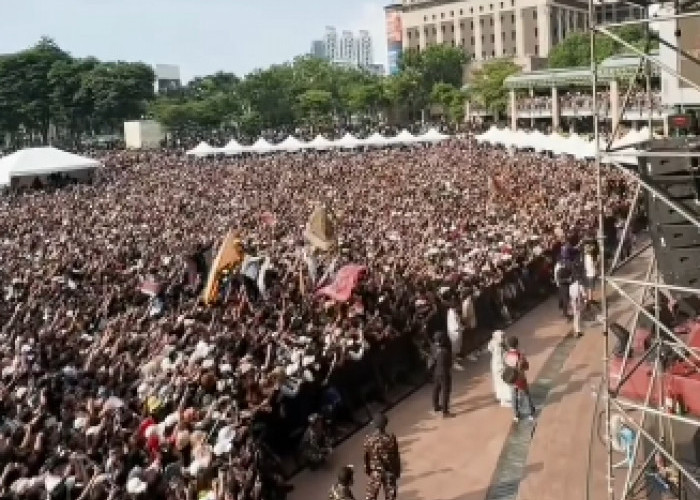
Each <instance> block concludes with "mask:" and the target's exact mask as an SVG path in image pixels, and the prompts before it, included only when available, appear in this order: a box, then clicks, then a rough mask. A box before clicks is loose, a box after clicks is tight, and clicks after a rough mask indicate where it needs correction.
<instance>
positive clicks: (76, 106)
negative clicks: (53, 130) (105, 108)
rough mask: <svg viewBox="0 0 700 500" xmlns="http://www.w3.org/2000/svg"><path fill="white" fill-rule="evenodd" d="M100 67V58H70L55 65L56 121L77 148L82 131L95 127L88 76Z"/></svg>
mask: <svg viewBox="0 0 700 500" xmlns="http://www.w3.org/2000/svg"><path fill="white" fill-rule="evenodd" d="M98 64H99V62H98V61H97V59H94V58H88V59H66V60H60V61H57V62H56V63H54V64H53V66H51V70H50V71H49V75H48V77H49V84H50V86H51V114H52V121H53V123H54V124H55V125H57V126H58V127H62V128H63V129H65V131H66V132H67V133H68V135H69V137H70V142H71V143H72V144H73V145H74V146H77V145H79V143H80V135H81V133H82V132H85V131H87V130H90V129H91V128H92V114H93V111H94V107H95V105H94V101H93V98H92V95H91V93H90V92H89V91H88V90H87V88H86V87H85V84H84V83H85V78H86V76H87V75H88V74H89V73H90V72H91V71H92V70H93V69H94V68H95V67H96V66H97V65H98Z"/></svg>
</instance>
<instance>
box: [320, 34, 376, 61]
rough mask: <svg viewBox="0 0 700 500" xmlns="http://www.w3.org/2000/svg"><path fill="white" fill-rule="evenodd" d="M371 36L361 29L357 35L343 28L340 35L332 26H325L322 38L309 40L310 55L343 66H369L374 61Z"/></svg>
mask: <svg viewBox="0 0 700 500" xmlns="http://www.w3.org/2000/svg"><path fill="white" fill-rule="evenodd" d="M372 50H373V46H372V36H371V35H370V34H369V31H367V30H361V31H360V32H359V33H358V34H357V36H355V34H354V33H353V32H352V31H348V30H344V31H343V32H342V33H341V34H340V37H339V36H338V32H337V31H336V29H335V28H334V27H333V26H326V33H325V35H324V37H323V39H322V40H314V41H312V42H311V52H310V55H312V56H314V57H319V58H323V59H327V60H328V61H331V62H334V63H338V64H342V65H344V66H351V67H359V68H369V67H370V66H372V64H373V63H374V56H373V52H372Z"/></svg>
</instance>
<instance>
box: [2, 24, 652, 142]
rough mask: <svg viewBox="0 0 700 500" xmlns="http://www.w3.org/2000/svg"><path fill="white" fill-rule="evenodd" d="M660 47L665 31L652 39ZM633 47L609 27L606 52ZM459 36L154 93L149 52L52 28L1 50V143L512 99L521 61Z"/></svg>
mask: <svg viewBox="0 0 700 500" xmlns="http://www.w3.org/2000/svg"><path fill="white" fill-rule="evenodd" d="M617 32H618V34H620V36H621V37H622V38H623V39H625V40H626V41H629V42H630V43H632V44H634V45H635V46H638V47H642V46H644V44H645V43H647V42H646V41H645V33H644V31H643V29H641V28H639V27H637V26H626V27H623V28H620V29H618V30H617ZM651 44H652V45H653V46H657V45H658V42H656V41H655V40H653V39H652V40H651ZM624 51H625V50H624V47H623V46H621V45H620V44H618V43H615V42H613V41H612V40H610V39H607V38H605V37H601V40H600V41H599V43H598V44H597V45H596V54H595V57H596V59H597V60H599V61H601V60H603V59H605V58H606V57H609V56H611V55H614V54H618V53H620V52H624ZM468 62H469V61H468V60H467V59H466V56H465V54H464V52H463V51H462V50H461V49H460V48H459V47H449V46H444V45H434V46H431V47H428V48H427V49H425V50H423V51H420V52H416V51H408V52H406V53H404V54H403V57H402V58H401V61H400V71H399V72H398V73H397V74H396V75H391V76H388V77H384V76H379V75H373V74H370V73H368V72H366V71H364V70H361V69H357V68H347V67H342V66H337V65H334V64H331V63H330V62H328V61H325V60H322V59H316V58H313V57H309V56H303V57H298V58H296V59H295V60H294V61H292V62H289V63H285V64H277V65H272V66H270V67H268V68H265V69H259V70H256V71H253V72H251V73H250V74H248V75H246V76H244V77H242V78H241V77H238V76H236V75H234V74H231V73H224V72H219V73H215V74H213V75H208V76H204V77H198V78H195V79H193V80H192V81H190V82H188V83H187V84H186V85H184V86H183V87H182V88H179V89H175V90H171V91H168V92H166V93H165V94H161V95H155V94H154V85H153V84H154V79H155V75H154V72H153V69H152V68H151V67H150V66H149V65H147V64H144V63H141V62H123V61H117V62H104V61H99V60H98V59H96V58H93V57H88V58H75V57H72V56H71V55H70V54H69V53H67V52H66V51H64V50H62V49H61V48H60V47H59V46H57V45H56V44H55V43H54V42H53V41H52V40H51V39H48V38H43V39H41V40H40V41H39V42H38V43H37V44H36V45H34V46H33V47H31V48H29V49H27V50H24V51H21V52H17V53H14V54H9V55H6V56H2V57H0V142H1V138H5V137H9V138H10V141H11V143H12V145H13V146H15V147H17V146H20V145H26V144H37V143H44V144H45V143H47V141H48V136H49V130H50V128H51V126H54V127H55V128H56V131H57V133H58V135H59V138H60V140H61V141H62V142H63V143H66V144H70V145H72V146H77V145H79V144H80V142H81V140H83V139H84V138H85V137H88V136H95V135H99V134H111V133H118V132H120V131H121V130H122V124H123V122H124V121H126V120H136V119H141V118H145V117H150V118H154V119H156V120H158V121H159V122H160V123H162V124H163V125H164V126H165V127H166V128H167V129H168V130H169V131H170V132H171V133H173V134H174V135H178V134H180V135H186V134H190V133H192V132H201V133H203V134H208V133H211V132H212V131H215V130H219V131H224V132H225V133H226V134H231V133H233V134H236V135H238V136H242V137H255V136H257V135H258V134H259V133H260V132H261V131H264V130H285V131H291V130H294V129H295V128H299V127H305V128H311V129H315V130H324V129H330V128H334V127H337V126H343V125H347V124H348V123H350V122H352V123H355V124H357V123H367V124H370V125H376V124H378V123H379V122H380V121H381V120H385V119H387V118H390V119H391V121H392V122H394V123H397V122H406V121H416V120H419V119H420V118H421V117H422V116H424V113H430V111H435V110H436V109H437V110H438V111H439V112H440V114H441V115H442V116H443V119H444V120H446V121H449V122H453V123H458V122H461V121H462V120H463V118H464V113H465V109H464V103H465V101H466V100H469V101H471V102H473V103H475V104H477V105H479V106H480V107H483V108H486V109H488V110H489V111H491V112H492V113H494V114H495V115H496V116H498V115H500V114H502V113H503V112H504V111H505V109H506V105H507V91H506V89H504V87H503V80H504V79H505V78H506V77H507V76H509V75H511V74H514V73H517V72H518V71H519V70H520V69H519V67H518V66H517V65H515V64H514V63H513V62H512V61H510V60H507V59H496V60H494V61H492V62H488V63H485V64H483V65H481V67H480V68H478V69H475V70H473V71H471V77H470V79H469V85H468V86H467V87H463V85H462V83H463V81H464V75H465V72H466V69H467V67H468V66H467V65H468ZM549 62H550V67H573V66H586V65H588V64H590V49H589V42H588V34H587V33H575V34H572V35H570V36H568V37H567V38H566V39H565V40H564V41H563V42H562V43H560V44H558V45H557V46H556V47H554V48H553V49H552V51H551V54H550V60H549Z"/></svg>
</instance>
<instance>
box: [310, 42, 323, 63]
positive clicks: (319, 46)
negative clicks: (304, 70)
mask: <svg viewBox="0 0 700 500" xmlns="http://www.w3.org/2000/svg"><path fill="white" fill-rule="evenodd" d="M309 54H310V55H311V56H313V57H317V58H319V59H325V58H326V43H325V42H324V41H323V40H314V41H313V42H311V52H309Z"/></svg>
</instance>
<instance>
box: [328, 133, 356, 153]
mask: <svg viewBox="0 0 700 500" xmlns="http://www.w3.org/2000/svg"><path fill="white" fill-rule="evenodd" d="M333 146H335V147H337V148H342V149H353V148H357V147H360V146H362V141H360V140H359V139H358V138H357V137H355V136H354V135H352V134H351V133H350V132H348V133H347V134H345V135H344V136H343V137H341V138H340V139H338V140H337V141H333Z"/></svg>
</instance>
